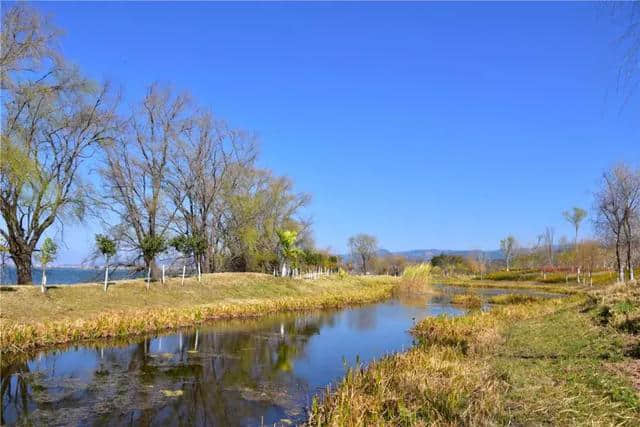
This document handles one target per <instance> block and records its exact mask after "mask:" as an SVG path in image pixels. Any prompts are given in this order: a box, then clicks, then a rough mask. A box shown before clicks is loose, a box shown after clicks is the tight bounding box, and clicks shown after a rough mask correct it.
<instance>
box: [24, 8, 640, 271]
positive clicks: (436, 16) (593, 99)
mask: <svg viewBox="0 0 640 427" xmlns="http://www.w3.org/2000/svg"><path fill="white" fill-rule="evenodd" d="M35 6H36V7H37V8H39V9H40V10H42V11H44V12H45V13H50V14H51V15H52V17H53V19H54V21H55V22H56V23H57V25H58V26H60V27H62V28H64V29H65V31H66V35H65V37H64V38H63V39H62V43H61V45H62V48H63V51H64V53H65V55H66V56H67V57H68V58H69V59H70V60H71V61H72V62H74V63H76V64H78V65H79V66H80V68H81V69H82V70H83V71H84V72H85V73H87V74H89V75H90V76H92V77H94V78H97V79H102V78H108V79H111V80H112V81H114V82H115V83H117V84H120V85H122V86H123V87H124V89H125V91H126V96H127V97H129V98H132V99H134V98H137V97H139V96H140V95H141V93H142V92H143V90H144V87H145V86H146V85H147V84H149V83H151V82H153V81H160V82H169V83H172V84H173V85H174V86H175V87H176V88H178V89H187V90H189V91H190V92H191V93H192V94H193V95H194V96H195V97H196V98H197V99H198V100H199V101H200V102H201V103H202V104H204V105H208V106H211V107H212V108H213V110H214V111H215V112H216V113H217V114H219V115H220V116H221V117H224V118H226V119H227V120H229V121H230V122H231V123H232V124H234V125H236V126H239V127H243V128H246V129H250V130H254V131H256V132H258V134H259V135H260V137H261V144H262V145H261V147H262V148H261V153H262V154H261V158H260V165H262V166H264V167H268V168H271V169H273V170H274V171H276V172H277V173H279V174H285V175H288V176H290V177H291V178H293V179H294V181H295V182H296V186H297V189H298V190H300V191H305V192H309V193H311V194H312V195H313V202H312V204H311V205H310V206H309V208H308V210H307V213H308V214H309V215H310V216H312V217H313V221H314V230H315V239H316V242H317V244H318V245H319V246H321V247H326V246H330V247H331V248H333V249H334V250H335V251H337V252H343V251H344V250H345V248H346V240H347V238H348V237H349V236H350V235H352V234H354V233H357V232H368V233H372V234H375V235H377V236H378V238H379V240H380V244H381V246H382V247H384V248H387V249H390V250H405V249H414V248H451V249H471V248H482V249H494V248H496V247H497V246H498V241H499V239H500V238H502V237H503V236H505V235H506V234H508V233H513V234H515V235H516V236H517V237H518V239H519V240H520V241H521V242H522V243H523V244H528V243H530V242H532V241H533V240H534V239H535V236H536V235H537V234H539V233H540V232H541V231H542V230H543V229H544V227H545V226H547V225H549V226H553V227H555V229H556V233H557V234H558V235H562V234H566V235H571V231H570V227H569V226H568V224H566V223H565V222H564V220H563V218H562V216H561V212H562V211H563V210H565V209H568V208H570V207H571V206H574V205H578V206H582V207H585V208H590V207H591V204H592V192H593V191H594V190H595V188H596V185H597V182H598V177H599V175H600V173H601V172H602V170H603V169H604V168H606V167H608V166H610V165H612V164H613V163H615V162H617V161H621V160H626V161H628V162H630V163H633V164H635V165H638V163H639V162H640V144H639V142H640V122H639V121H638V120H637V117H638V111H639V106H640V103H639V102H637V100H636V101H634V102H632V103H631V104H629V105H627V107H626V108H625V109H623V110H621V105H622V103H621V99H620V97H619V96H618V95H617V94H616V72H617V66H618V64H619V56H618V54H619V52H618V51H617V50H616V45H615V43H614V39H615V36H616V35H617V34H619V32H620V28H616V26H615V25H614V23H613V22H612V21H611V20H610V19H609V17H608V15H607V13H606V11H603V7H602V6H601V5H598V4H595V3H403V4H399V3H393V4H392V3H341V4H338V3H296V4H293V3H286V4H285V3H261V4H252V3H235V4H224V3H179V4H178V3H135V4H133V3H106V2H105V3H70V2H68V3H36V4H35ZM96 231H98V230H94V229H93V228H92V226H90V225H89V226H78V225H73V226H69V227H67V228H66V229H65V237H66V243H67V245H68V248H66V249H65V252H64V254H63V257H62V259H61V261H62V262H75V261H79V260H81V259H82V257H83V256H84V255H85V253H86V251H87V250H88V249H87V248H88V247H90V246H91V245H92V243H93V237H92V236H93V233H94V232H96Z"/></svg>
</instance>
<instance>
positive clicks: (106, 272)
mask: <svg viewBox="0 0 640 427" xmlns="http://www.w3.org/2000/svg"><path fill="white" fill-rule="evenodd" d="M108 283H109V258H107V262H106V265H105V266H104V291H105V292H107V285H108Z"/></svg>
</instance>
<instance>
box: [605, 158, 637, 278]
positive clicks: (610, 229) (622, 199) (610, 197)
mask: <svg viewBox="0 0 640 427" xmlns="http://www.w3.org/2000/svg"><path fill="white" fill-rule="evenodd" d="M595 196H596V197H595V199H596V202H595V204H596V212H597V217H596V220H595V223H596V227H597V229H598V230H599V232H600V233H601V234H602V235H603V236H604V237H607V238H609V239H611V240H613V246H614V247H615V253H616V264H617V268H618V280H619V281H621V282H623V281H624V280H625V274H624V269H625V265H624V263H623V260H622V256H623V255H622V252H623V246H626V252H627V254H626V255H627V256H626V258H627V259H626V264H627V265H626V268H627V269H628V271H629V275H630V279H631V280H633V279H634V275H633V262H632V260H633V248H634V241H635V238H634V222H635V221H636V220H637V217H638V213H639V210H640V174H639V173H638V172H633V171H632V170H631V169H630V168H629V167H628V166H626V165H624V164H622V165H618V166H615V167H614V168H612V169H611V170H609V171H606V172H605V173H603V175H602V188H601V189H600V190H599V191H598V192H597V193H596V195H595Z"/></svg>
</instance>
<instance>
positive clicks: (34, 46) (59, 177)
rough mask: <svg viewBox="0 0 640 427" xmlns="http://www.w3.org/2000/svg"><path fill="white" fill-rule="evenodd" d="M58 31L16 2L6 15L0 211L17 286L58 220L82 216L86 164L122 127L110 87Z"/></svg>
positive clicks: (1, 61) (25, 278)
mask: <svg viewBox="0 0 640 427" xmlns="http://www.w3.org/2000/svg"><path fill="white" fill-rule="evenodd" d="M56 36H57V31H56V30H55V29H53V28H51V27H50V26H49V25H48V23H47V22H46V21H45V20H43V19H42V18H41V17H40V16H38V15H37V14H36V13H35V12H34V11H32V10H31V9H29V8H27V7H25V6H24V5H22V4H18V5H16V6H14V7H12V8H11V9H9V10H8V11H7V12H6V13H5V14H4V15H3V17H2V54H1V55H0V66H1V71H0V73H1V80H2V94H1V98H2V113H3V114H2V134H1V139H0V157H1V158H2V159H3V161H2V164H1V166H0V212H1V214H2V219H3V221H4V225H5V227H2V228H0V234H1V235H2V237H4V238H5V239H6V240H7V244H8V248H9V253H10V255H11V258H12V260H13V262H14V264H15V266H16V269H17V279H18V280H17V282H18V283H19V284H25V283H30V282H31V281H32V276H31V269H32V255H33V252H34V250H35V248H36V245H37V244H38V241H39V240H40V238H41V236H42V234H43V233H44V232H45V230H47V229H48V228H49V227H51V226H52V225H53V224H54V223H55V222H56V221H58V222H59V223H60V224H62V222H63V220H64V219H66V218H70V217H73V218H77V219H82V217H83V216H84V213H85V211H86V210H87V203H86V201H87V199H86V196H87V193H88V191H87V190H88V186H87V185H85V184H83V183H82V181H81V180H80V173H79V171H80V169H81V166H82V164H83V161H84V160H85V159H86V158H88V157H90V156H91V155H92V153H93V148H94V147H97V146H99V145H103V144H107V143H109V142H110V141H112V139H113V135H114V131H115V130H116V129H117V120H116V114H115V102H111V101H109V97H108V93H109V90H108V86H106V85H103V86H98V85H95V84H93V83H91V82H89V81H88V80H86V79H85V78H84V77H82V76H81V75H80V74H79V73H78V71H77V70H76V69H74V68H73V67H71V66H68V65H66V64H65V63H64V61H63V59H62V58H61V56H60V55H59V54H58V53H57V52H56V51H55V49H54V48H53V47H52V43H53V42H54V41H55V39H56Z"/></svg>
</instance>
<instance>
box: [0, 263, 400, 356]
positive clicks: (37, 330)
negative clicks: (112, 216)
mask: <svg viewBox="0 0 640 427" xmlns="http://www.w3.org/2000/svg"><path fill="white" fill-rule="evenodd" d="M396 281H397V279H394V278H391V277H375V276H374V277H362V276H359V277H358V276H349V277H345V278H339V277H337V276H332V277H327V278H321V279H317V280H292V279H286V278H276V277H273V276H270V275H265V274H257V273H220V274H208V275H203V278H202V282H201V283H199V282H198V281H197V280H196V279H193V278H191V279H187V280H186V281H185V283H184V286H183V285H181V281H180V279H170V280H168V281H167V283H165V284H164V285H162V284H160V283H153V284H152V285H151V287H150V289H149V290H147V289H146V285H145V283H144V281H142V280H134V281H121V282H116V283H115V284H112V285H110V286H109V290H108V291H107V292H104V291H103V290H102V287H101V286H99V285H96V284H93V285H74V286H57V287H51V288H49V289H48V291H47V293H46V294H42V293H41V292H40V291H39V289H38V288H37V287H35V286H28V287H27V286H12V287H2V292H1V293H0V298H1V306H2V312H1V317H0V333H1V337H2V339H1V342H0V350H1V351H2V352H3V353H5V354H7V353H9V354H10V353H17V352H24V351H27V350H34V349H39V348H45V347H48V346H53V345H59V344H64V343H70V342H77V341H81V340H86V339H100V338H111V337H124V336H132V335H138V334H143V333H150V332H158V331H162V330H167V329H172V328H178V327H183V326H191V325H195V324H199V323H203V322H206V321H210V320H215V319H230V318H238V317H255V316H260V315H264V314H269V313H275V312H282V311H297V310H309V309H317V308H333V307H342V306H346V305H355V304H364V303H370V302H374V301H379V300H381V299H384V298H388V297H389V296H390V295H391V292H392V289H393V287H394V284H395V282H396Z"/></svg>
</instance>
